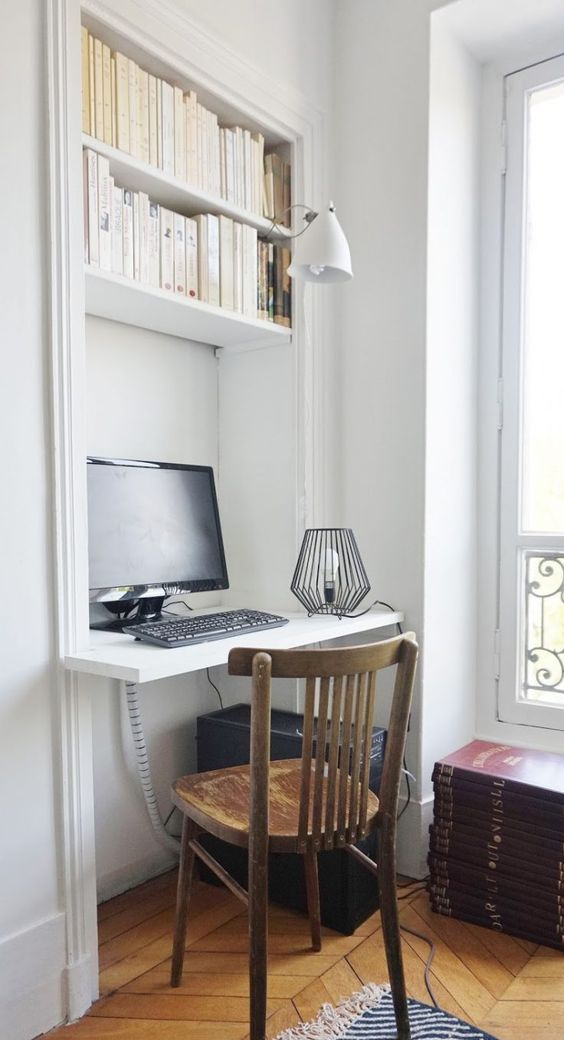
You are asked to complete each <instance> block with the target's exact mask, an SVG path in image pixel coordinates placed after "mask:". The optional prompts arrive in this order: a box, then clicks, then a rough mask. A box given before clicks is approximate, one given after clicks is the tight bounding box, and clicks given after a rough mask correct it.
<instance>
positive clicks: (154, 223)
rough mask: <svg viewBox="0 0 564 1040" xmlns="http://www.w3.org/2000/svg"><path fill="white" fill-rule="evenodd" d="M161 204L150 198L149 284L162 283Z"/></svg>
mask: <svg viewBox="0 0 564 1040" xmlns="http://www.w3.org/2000/svg"><path fill="white" fill-rule="evenodd" d="M159 211H160V206H159V204H158V202H153V201H152V199H149V284H150V285H153V286H154V287H155V288H156V289H158V288H159V285H160V258H159V251H160V214H159Z"/></svg>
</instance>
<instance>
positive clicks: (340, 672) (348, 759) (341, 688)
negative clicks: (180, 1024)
mask: <svg viewBox="0 0 564 1040" xmlns="http://www.w3.org/2000/svg"><path fill="white" fill-rule="evenodd" d="M416 662H417V644H416V642H415V637H414V635H413V633H407V634H405V635H402V636H398V637H396V638H394V639H388V640H385V641H383V642H380V643H372V644H370V645H367V646H357V647H350V648H342V649H337V650H335V649H328V650H269V651H257V650H253V649H245V648H240V649H239V648H237V649H235V650H232V651H231V653H230V654H229V672H230V674H232V675H252V676H253V696H252V715H251V774H252V781H251V786H252V787H254V788H255V794H254V799H255V800H254V808H252V811H259V809H258V805H259V803H260V804H261V805H262V810H260V812H261V813H262V812H263V811H264V804H265V795H264V789H265V788H267V786H268V759H269V752H270V683H271V678H272V677H277V678H288V679H290V678H295V679H301V678H303V679H305V680H306V694H305V705H304V734H303V750H302V771H301V789H300V810H299V832H298V846H297V851H302V852H303V851H305V850H306V848H313V849H314V850H315V851H317V850H320V849H328V848H333V847H335V846H342V845H346V844H354V843H355V842H357V841H358V840H360V838H362V837H363V836H364V834H365V833H366V825H367V806H368V789H369V788H368V784H369V778H370V753H371V742H372V727H373V718H374V708H375V703H376V676H377V673H378V672H379V671H381V670H382V669H384V668H389V667H391V666H396V676H395V684H394V690H393V695H392V702H391V709H390V718H389V723H388V736H387V741H386V752H385V756H384V767H383V773H382V779H381V785H380V792H379V799H380V813H383V814H385V815H388V816H389V817H390V819H391V820H393V819H395V816H396V811H397V803H398V795H399V786H400V779H401V768H402V758H403V750H404V745H405V738H406V733H407V725H408V720H409V712H410V706H411V697H412V691H413V680H414V675H415V666H416ZM316 716H317V725H316V726H315V717H316ZM324 792H325V793H324ZM257 799H258V801H257Z"/></svg>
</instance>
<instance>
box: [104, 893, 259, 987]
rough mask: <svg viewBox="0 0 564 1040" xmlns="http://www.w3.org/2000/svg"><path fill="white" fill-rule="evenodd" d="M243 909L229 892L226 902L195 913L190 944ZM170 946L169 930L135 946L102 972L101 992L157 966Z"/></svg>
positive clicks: (121, 984) (189, 939) (131, 979)
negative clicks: (126, 954)
mask: <svg viewBox="0 0 564 1040" xmlns="http://www.w3.org/2000/svg"><path fill="white" fill-rule="evenodd" d="M240 912H241V907H240V904H239V901H238V900H237V899H235V897H234V896H229V899H228V901H227V902H224V903H223V904H220V905H219V906H217V907H214V908H212V909H211V910H206V911H205V912H204V913H203V914H199V915H198V916H197V917H194V918H193V919H192V921H191V922H190V928H189V932H188V946H191V945H192V944H193V943H195V942H197V941H198V939H199V938H200V937H201V936H202V935H205V934H206V933H207V932H208V931H210V932H213V931H215V929H216V928H218V927H219V926H220V925H221V924H224V923H225V921H226V920H229V918H230V917H233V916H234V915H235V914H240ZM171 947H172V934H171V932H167V933H165V934H164V935H163V936H161V937H160V938H158V939H155V940H154V941H153V942H150V943H148V944H147V945H144V946H141V948H140V949H137V950H134V951H133V952H132V953H130V954H129V955H128V956H126V957H124V958H123V959H122V960H120V961H117V962H116V963H114V964H111V965H110V967H109V968H105V969H104V970H103V971H101V972H100V993H101V994H102V995H107V994H109V993H113V992H114V991H115V990H116V989H119V988H120V986H124V985H125V984H126V983H127V982H132V981H133V979H135V978H137V977H138V976H139V975H144V974H145V972H146V971H149V969H150V968H156V966H157V964H161V963H162V962H163V961H165V960H167V959H169V958H170V956H171Z"/></svg>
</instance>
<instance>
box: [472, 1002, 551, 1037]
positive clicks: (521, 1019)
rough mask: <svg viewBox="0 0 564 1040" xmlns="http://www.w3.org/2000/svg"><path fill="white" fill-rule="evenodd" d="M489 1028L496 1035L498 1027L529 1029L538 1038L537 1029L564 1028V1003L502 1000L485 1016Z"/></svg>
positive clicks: (484, 1019) (532, 1035)
mask: <svg viewBox="0 0 564 1040" xmlns="http://www.w3.org/2000/svg"><path fill="white" fill-rule="evenodd" d="M483 1022H488V1023H489V1025H488V1028H490V1029H491V1031H492V1032H493V1033H495V1031H496V1029H497V1027H498V1026H503V1027H506V1026H516V1027H518V1028H520V1029H523V1028H526V1027H528V1029H529V1032H530V1036H531V1037H535V1038H536V1036H537V1029H538V1030H540V1029H556V1028H558V1029H559V1030H560V1036H562V1030H563V1028H564V1001H558V1000H500V1001H498V1003H497V1004H496V1005H495V1007H494V1008H493V1009H492V1011H490V1013H489V1015H487V1016H484V1018H483Z"/></svg>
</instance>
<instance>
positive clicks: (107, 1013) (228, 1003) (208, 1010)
mask: <svg viewBox="0 0 564 1040" xmlns="http://www.w3.org/2000/svg"><path fill="white" fill-rule="evenodd" d="M283 1003H284V1001H280V1000H276V998H273V999H269V1001H268V1011H267V1013H268V1015H272V1014H273V1013H274V1012H275V1011H277V1010H278V1009H279V1008H280V1007H282V1005H283ZM91 1015H94V1016H98V1017H100V1018H136V1019H149V1018H150V1019H156V1020H160V1021H163V1022H166V1021H169V1020H171V1019H175V1020H180V1019H182V1021H183V1022H188V1021H192V1022H217V1021H218V1020H220V1019H221V1020H222V1021H224V1022H248V1021H249V1001H248V999H247V997H225V996H195V995H193V994H190V995H188V996H186V995H182V994H180V995H177V994H174V995H171V994H165V995H162V994H150V995H147V994H144V993H123V992H121V991H120V992H119V993H116V994H115V995H114V996H112V997H107V998H106V999H105V1000H99V1001H97V1002H96V1004H95V1005H94V1007H93V1008H92V1011H91Z"/></svg>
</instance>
